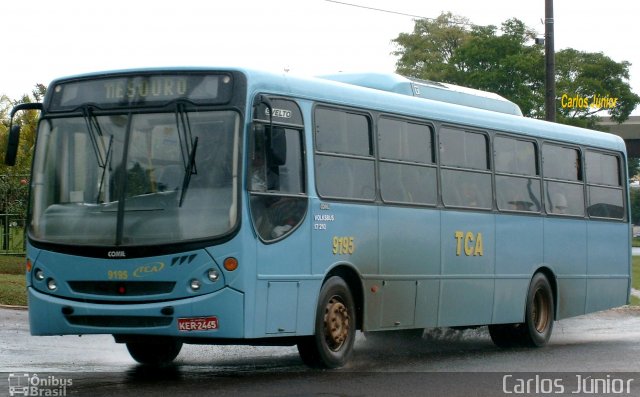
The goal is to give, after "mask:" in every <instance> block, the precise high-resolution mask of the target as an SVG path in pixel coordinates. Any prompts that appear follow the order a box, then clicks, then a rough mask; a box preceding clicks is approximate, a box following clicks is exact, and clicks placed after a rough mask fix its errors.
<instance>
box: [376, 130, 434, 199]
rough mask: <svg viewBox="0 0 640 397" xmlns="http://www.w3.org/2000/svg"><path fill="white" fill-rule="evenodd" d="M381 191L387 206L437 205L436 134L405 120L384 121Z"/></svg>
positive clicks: (380, 140) (381, 134) (381, 142)
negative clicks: (404, 204)
mask: <svg viewBox="0 0 640 397" xmlns="http://www.w3.org/2000/svg"><path fill="white" fill-rule="evenodd" d="M378 142H380V191H381V193H382V199H383V200H384V201H385V202H396V203H410V204H430V205H435V204H436V203H437V177H436V168H435V164H434V162H435V161H434V155H433V130H432V128H431V127H429V126H427V125H423V124H417V123H414V122H409V121H406V120H396V119H391V118H381V119H380V120H379V122H378Z"/></svg>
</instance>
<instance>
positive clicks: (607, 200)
mask: <svg viewBox="0 0 640 397" xmlns="http://www.w3.org/2000/svg"><path fill="white" fill-rule="evenodd" d="M585 168H586V172H587V175H586V176H587V190H588V192H589V206H588V207H587V212H588V214H589V216H592V217H597V218H613V219H623V218H624V189H623V188H622V176H621V173H620V158H619V157H618V156H615V155H612V154H605V153H599V152H593V151H587V152H586V155H585Z"/></svg>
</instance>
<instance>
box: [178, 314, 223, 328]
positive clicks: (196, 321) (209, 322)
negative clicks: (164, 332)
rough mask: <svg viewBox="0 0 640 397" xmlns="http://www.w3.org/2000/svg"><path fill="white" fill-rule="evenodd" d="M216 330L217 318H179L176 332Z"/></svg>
mask: <svg viewBox="0 0 640 397" xmlns="http://www.w3.org/2000/svg"><path fill="white" fill-rule="evenodd" d="M214 329H218V318H217V317H195V318H179V319H178V331H211V330H214Z"/></svg>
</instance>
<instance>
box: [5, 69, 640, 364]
mask: <svg viewBox="0 0 640 397" xmlns="http://www.w3.org/2000/svg"><path fill="white" fill-rule="evenodd" d="M429 98H431V99H429ZM25 109H39V110H40V111H41V118H40V121H39V127H38V132H37V144H36V148H35V154H34V161H33V171H32V176H31V180H30V187H31V198H30V209H29V223H28V251H27V285H28V296H29V310H30V316H29V318H30V326H31V333H32V334H33V335H61V334H112V335H113V336H114V337H115V341H116V342H118V343H126V346H127V348H128V350H129V352H130V353H131V355H132V357H133V358H134V359H135V360H137V361H138V362H141V363H144V364H158V363H166V362H170V361H172V360H173V359H174V358H175V357H176V356H177V355H178V353H179V351H180V349H181V346H182V345H183V344H184V343H188V344H253V345H261V344H269V345H294V344H295V345H297V346H298V350H299V352H300V356H301V358H302V360H303V361H304V362H305V363H306V364H308V365H311V366H317V367H328V368H336V367H340V366H342V365H344V364H345V363H346V362H347V361H348V360H349V357H350V355H351V353H352V351H353V346H354V338H355V333H356V330H361V331H364V332H373V331H390V330H412V329H423V328H427V327H466V326H479V325H488V326H489V331H490V335H491V338H492V339H493V341H494V342H495V343H496V344H497V345H498V346H514V345H516V346H522V345H526V346H543V345H545V344H546V343H547V342H548V340H549V337H550V335H551V331H552V327H553V322H554V321H555V320H558V319H562V318H566V317H570V316H576V315H581V314H584V313H588V312H593V311H597V310H603V309H607V308H611V307H616V306H621V305H624V304H626V303H627V301H628V297H629V290H630V266H631V265H630V258H631V257H630V223H629V220H630V216H629V205H628V188H627V180H628V176H627V175H626V174H627V171H626V170H627V168H626V160H627V159H626V152H625V146H624V143H623V141H622V140H621V139H620V138H618V137H615V136H613V135H609V134H605V133H600V132H595V131H588V130H583V129H578V128H574V127H569V126H563V125H558V124H552V123H547V122H543V121H538V120H533V119H528V118H525V117H522V115H521V113H520V110H519V109H518V107H517V106H515V105H514V104H513V103H510V102H508V101H506V100H504V99H503V98H501V97H499V96H497V95H493V94H489V93H482V92H478V91H474V90H469V89H463V88H461V87H454V86H449V85H444V84H437V83H430V82H424V81H413V80H409V79H406V78H403V77H400V76H397V75H386V76H385V75H372V74H369V75H348V74H341V75H336V76H326V77H324V78H313V79H303V78H298V77H293V76H291V75H287V74H270V73H265V72H260V71H254V70H245V69H237V68H236V69H222V68H206V69H205V68H180V69H176V68H173V69H140V70H126V71H114V72H107V73H96V74H89V75H82V76H74V77H70V78H63V79H58V80H55V81H53V82H52V83H51V85H50V86H49V89H48V92H47V95H46V97H45V99H44V102H43V103H42V104H23V105H18V106H16V107H15V108H14V110H13V112H12V117H13V115H14V114H15V112H17V111H19V110H25ZM18 136H19V128H17V127H13V128H12V130H11V135H10V145H9V150H8V153H7V162H8V163H11V162H13V161H15V148H16V147H17V142H18Z"/></svg>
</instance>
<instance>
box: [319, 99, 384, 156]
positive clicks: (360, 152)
mask: <svg viewBox="0 0 640 397" xmlns="http://www.w3.org/2000/svg"><path fill="white" fill-rule="evenodd" d="M315 132H316V134H315V135H316V150H318V151H320V152H332V153H341V154H351V155H357V156H371V155H372V154H373V150H372V146H371V137H370V128H369V119H368V118H367V117H366V116H363V115H361V114H356V113H350V112H345V111H338V110H333V109H324V108H318V109H316V112H315Z"/></svg>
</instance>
